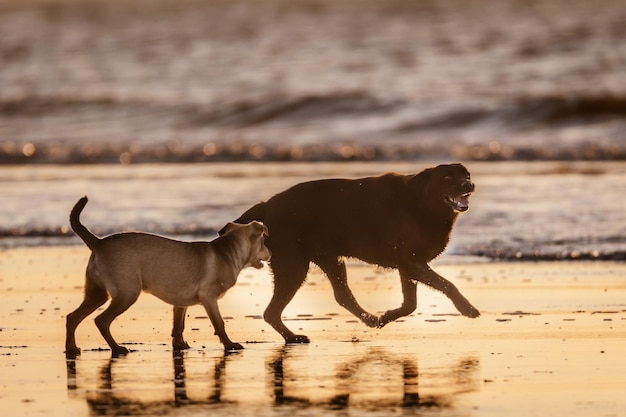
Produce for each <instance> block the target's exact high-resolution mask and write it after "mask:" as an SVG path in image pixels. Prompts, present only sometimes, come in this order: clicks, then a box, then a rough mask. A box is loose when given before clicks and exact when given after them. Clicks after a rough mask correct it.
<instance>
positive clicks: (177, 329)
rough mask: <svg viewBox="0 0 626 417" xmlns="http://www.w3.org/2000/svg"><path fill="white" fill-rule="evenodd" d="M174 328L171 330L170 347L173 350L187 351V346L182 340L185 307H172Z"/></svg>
mask: <svg viewBox="0 0 626 417" xmlns="http://www.w3.org/2000/svg"><path fill="white" fill-rule="evenodd" d="M173 310H174V327H173V328H172V347H173V348H174V350H183V349H189V344H188V343H187V342H185V339H184V338H183V330H185V314H186V313H187V307H181V306H174V309H173Z"/></svg>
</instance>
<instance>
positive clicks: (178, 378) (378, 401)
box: [67, 346, 479, 415]
mask: <svg viewBox="0 0 626 417" xmlns="http://www.w3.org/2000/svg"><path fill="white" fill-rule="evenodd" d="M186 356H188V353H187V352H186V351H177V350H174V351H173V352H172V367H173V378H172V379H170V380H173V399H172V398H171V397H167V398H163V399H156V400H152V399H151V400H142V399H140V398H139V396H140V395H141V392H144V391H145V390H141V389H139V390H138V391H137V394H135V395H133V394H129V392H132V389H133V388H137V384H140V383H141V382H140V381H133V382H132V385H129V384H131V382H130V381H129V380H128V379H127V378H125V377H122V378H120V381H117V382H116V380H115V375H116V374H117V375H119V374H122V375H123V374H124V372H123V371H122V369H124V368H127V372H129V373H130V372H132V373H135V372H134V371H132V370H131V368H132V367H133V366H136V365H137V363H136V362H132V360H131V359H130V358H121V359H117V358H110V359H107V360H105V361H104V364H103V365H102V366H101V368H100V372H99V382H98V386H97V388H96V389H95V390H94V389H86V390H85V388H86V387H84V386H81V385H83V383H82V380H81V378H80V373H79V372H78V370H77V369H76V367H77V365H79V364H80V365H81V366H85V363H84V362H76V361H74V360H67V376H68V385H67V388H68V391H69V393H70V397H72V398H74V399H77V398H80V397H81V396H82V395H85V400H86V401H87V404H88V405H89V407H90V408H91V409H92V410H96V411H98V413H99V414H108V413H112V412H113V411H114V412H115V414H116V415H131V414H134V413H136V411H137V410H141V411H142V414H152V413H153V412H154V414H168V413H167V410H168V408H180V407H194V406H204V405H211V404H222V405H227V404H232V405H233V406H236V407H238V408H236V409H232V410H231V413H235V414H237V412H236V410H239V411H241V410H242V408H241V407H245V406H246V405H250V406H254V407H255V410H257V411H258V410H259V408H258V407H262V406H271V407H281V406H294V405H295V406H298V407H299V408H311V409H313V408H320V409H326V410H327V409H328V408H331V409H348V408H359V407H361V406H365V407H367V408H368V409H380V410H387V409H389V407H403V408H416V409H419V408H428V409H433V408H435V409H436V408H440V409H443V408H454V403H455V398H454V397H455V395H458V394H461V393H466V392H472V391H475V390H476V389H478V387H479V383H478V379H477V378H478V367H479V362H478V359H476V358H474V357H468V358H464V359H460V360H459V361H458V362H455V363H453V364H452V366H449V367H444V368H441V367H434V368H432V369H431V370H425V371H424V370H423V371H422V373H420V372H419V369H418V364H417V361H416V360H415V359H414V358H413V357H411V356H404V355H396V354H392V353H389V352H387V351H385V350H384V349H380V348H372V349H368V350H367V351H365V352H363V353H362V354H361V355H357V356H356V357H352V358H346V360H345V361H340V362H339V364H338V366H336V367H333V368H334V369H336V370H335V371H331V372H332V374H330V375H327V376H323V375H322V376H319V375H318V376H317V378H320V377H321V378H322V380H327V382H328V383H327V384H325V387H323V388H322V387H320V386H319V384H317V383H316V384H311V378H313V377H312V376H311V375H306V374H298V373H297V372H294V370H295V369H302V367H301V365H302V363H301V361H302V360H303V358H302V356H301V355H300V354H299V352H298V351H294V350H292V349H291V347H289V346H287V347H284V346H281V347H280V348H278V349H276V350H275V352H274V353H273V354H272V355H270V356H269V357H268V358H267V360H266V367H265V371H266V376H265V378H264V379H265V381H266V384H267V385H266V386H265V387H260V388H259V391H261V392H259V393H258V394H259V395H258V396H255V393H254V392H252V391H250V390H251V389H252V390H254V388H251V386H250V385H249V384H246V382H245V381H242V380H237V379H233V378H237V377H239V378H241V377H242V376H241V374H238V373H237V372H229V368H230V367H231V365H236V366H234V368H237V367H241V366H242V365H245V364H242V363H241V361H245V355H242V354H239V353H238V352H224V354H223V355H221V356H217V357H214V358H213V359H214V361H213V366H212V370H211V371H209V374H210V375H212V378H211V379H212V380H211V381H210V382H209V385H210V386H211V388H210V389H209V392H207V395H206V396H203V398H199V399H198V398H190V397H189V395H188V393H187V391H188V388H191V387H188V383H187V370H186V367H185V357H186ZM236 362H238V363H236ZM199 363H200V364H205V363H206V360H202V361H201V362H197V361H195V362H194V364H196V365H197V364H199ZM114 368H121V369H118V371H117V372H114ZM198 372H200V371H198ZM205 374H206V373H205V372H204V371H203V372H202V375H205ZM248 375H249V374H248ZM365 375H370V376H371V375H377V377H376V378H374V379H371V378H370V380H368V381H367V383H364V380H363V376H365ZM229 376H230V378H231V379H230V380H229ZM143 379H144V383H145V384H146V385H149V386H151V387H153V388H154V384H153V383H151V382H149V381H145V377H144V378H143ZM163 380H164V379H163V378H161V379H159V381H163ZM201 380H202V381H201V385H202V386H205V384H206V383H207V381H206V380H205V379H204V377H203V378H201ZM383 380H384V382H383ZM193 381H197V379H195V378H194V379H193ZM377 381H378V382H380V383H378V382H377ZM318 382H319V380H318ZM196 383H197V382H196ZM252 387H253V386H252ZM333 387H334V388H333ZM128 388H130V390H129V389H128ZM193 388H194V389H193V391H194V392H197V389H195V388H196V387H193ZM320 390H322V391H323V392H327V393H328V395H324V396H322V398H320V395H319V393H320ZM268 391H269V392H271V393H272V394H273V395H272V398H268V397H267V395H266V394H267V392H268ZM292 393H295V394H292ZM259 398H261V400H260V401H269V402H267V403H265V402H264V403H263V404H261V403H259ZM265 398H267V400H263V399H265ZM228 410H229V409H224V414H223V415H228V414H229V413H228ZM126 413H128V414H126ZM220 415H221V414H220Z"/></svg>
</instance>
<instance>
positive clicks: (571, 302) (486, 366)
mask: <svg viewBox="0 0 626 417" xmlns="http://www.w3.org/2000/svg"><path fill="white" fill-rule="evenodd" d="M87 258H88V251H87V250H86V249H85V248H83V247H81V246H68V247H35V248H27V249H14V250H6V251H3V252H0V291H1V292H2V294H3V297H2V298H3V300H2V303H1V305H0V318H1V322H0V369H1V371H0V375H1V376H0V387H1V390H0V405H1V406H2V409H3V413H4V415H7V416H8V415H16V416H17V415H20V416H30V415H55V416H56V415H68V416H69V415H72V416H87V415H130V414H132V415H185V416H196V415H198V416H199V415H206V414H207V413H211V414H212V415H214V416H221V415H224V416H226V415H229V416H232V415H242V416H246V415H255V416H257V415H259V416H283V415H290V416H294V415H295V416H300V415H342V416H344V415H348V416H350V415H359V416H378V415H380V416H383V415H384V416H390V415H437V416H439V415H441V416H470V415H471V416H502V415H507V416H530V415H569V416H585V417H588V416H617V415H619V414H620V413H621V411H622V410H624V409H625V407H626V398H624V396H623V388H624V386H626V359H625V358H624V355H623V346H624V342H625V341H626V281H625V279H624V278H625V276H626V265H625V264H623V263H612V262H595V263H592V262H551V263H523V262H519V263H492V262H481V261H480V260H479V259H475V258H471V259H458V258H457V257H452V256H448V257H443V258H441V259H440V260H438V261H437V262H435V263H434V264H433V267H434V268H435V269H436V270H437V271H438V272H440V273H442V274H443V275H444V276H447V277H448V278H450V279H451V280H452V281H453V282H455V283H456V284H457V285H458V286H459V287H460V289H461V290H462V291H463V293H464V294H465V295H466V296H467V297H468V298H469V299H470V300H472V302H473V303H474V304H475V305H476V306H478V307H479V308H480V310H481V311H482V312H483V315H482V317H480V318H479V319H476V320H470V319H466V318H464V317H460V316H458V315H457V313H456V311H455V310H454V309H453V307H452V305H451V303H450V302H449V301H448V300H447V299H445V298H444V297H443V296H441V295H439V294H438V293H435V292H434V291H431V290H429V289H427V288H425V287H420V288H419V290H418V300H419V305H418V310H417V311H416V313H415V314H414V315H412V316H411V317H407V318H406V319H405V320H401V321H398V322H395V323H391V324H389V325H388V326H387V327H385V328H383V329H369V328H367V327H365V326H364V325H363V324H361V323H359V322H357V321H356V320H355V319H354V317H352V316H350V315H349V314H348V313H347V312H345V311H344V310H342V309H341V308H340V307H339V306H338V305H337V304H336V303H335V302H334V300H333V299H332V292H331V289H330V285H329V284H328V283H327V281H326V279H325V278H324V277H323V276H322V275H321V273H320V271H319V270H316V269H312V271H311V273H310V275H309V280H308V281H307V283H306V284H305V287H304V288H302V289H301V291H300V292H299V293H298V295H297V296H296V298H295V299H294V301H293V302H292V303H291V304H290V305H289V306H288V308H287V310H286V311H285V316H286V317H287V323H288V325H289V326H290V327H292V328H293V329H294V330H297V331H299V332H302V333H304V334H307V335H308V336H309V337H310V338H311V340H312V343H311V344H310V345H297V346H288V347H285V346H284V345H283V344H282V343H281V339H280V337H279V336H278V334H277V333H275V332H274V331H273V330H272V329H271V328H270V327H269V326H268V325H267V324H266V323H265V322H264V321H263V320H262V319H261V318H260V315H261V314H262V311H263V309H264V308H265V305H266V303H267V301H268V299H269V296H270V293H271V288H272V284H271V277H270V275H269V271H268V270H267V268H266V269H264V270H260V271H257V270H252V269H247V270H244V271H243V273H242V274H241V276H240V279H239V282H238V284H237V285H236V286H235V288H234V289H233V290H232V291H231V292H229V293H227V294H226V296H225V297H224V298H223V299H222V300H221V304H220V306H221V310H222V314H223V315H224V316H225V318H226V322H227V323H226V326H227V330H228V332H229V334H230V336H231V338H232V339H233V340H236V341H240V342H243V343H244V346H245V350H244V351H242V352H240V353H235V354H231V355H226V356H225V355H224V354H223V351H222V348H221V345H220V344H219V342H218V340H217V337H215V336H214V335H213V332H212V329H211V325H210V322H209V320H208V319H207V317H206V314H205V312H204V311H203V310H202V308H201V307H199V306H197V307H192V308H190V310H189V312H188V314H189V317H188V322H187V330H186V334H187V340H188V341H189V342H190V344H192V349H191V350H189V351H186V352H184V353H182V354H181V353H177V352H172V350H171V347H170V336H169V333H170V326H171V323H170V320H171V309H170V307H169V306H167V305H166V304H164V303H162V302H161V301H159V300H157V299H156V298H154V297H152V296H150V295H143V296H142V297H140V299H139V301H138V302H137V304H135V305H134V306H133V307H131V309H130V310H129V311H128V312H126V314H124V315H123V316H121V317H120V318H119V319H118V320H116V322H114V325H113V333H114V335H115V336H116V337H117V338H118V340H119V341H120V342H121V343H124V344H126V345H127V346H129V347H130V348H132V350H133V352H131V354H129V355H128V356H126V357H123V358H119V359H114V360H111V359H110V353H109V352H108V351H107V350H106V347H107V346H106V344H105V343H104V341H103V340H102V338H101V337H100V335H99V334H98V332H97V330H96V327H95V325H94V324H93V320H92V318H93V317H90V318H89V319H87V320H86V321H85V322H84V323H83V324H82V325H81V326H80V327H79V328H78V332H77V339H78V343H79V346H81V347H82V349H83V354H82V356H80V357H79V358H78V359H77V360H75V361H67V362H66V360H65V358H64V354H63V342H64V317H65V314H67V313H68V312H70V311H72V310H73V309H74V308H75V307H76V306H77V305H78V304H79V302H80V300H81V297H82V276H83V269H84V266H85V264H86V262H87ZM349 277H350V282H351V285H352V287H353V289H354V292H355V294H356V296H357V298H358V299H359V301H360V302H361V304H362V305H363V306H364V307H365V308H366V309H369V310H370V311H373V312H381V311H384V310H386V309H388V308H392V307H396V306H397V305H398V304H399V303H400V299H401V296H400V288H399V284H398V279H397V273H396V272H394V271H389V270H381V269H377V268H373V267H371V266H367V265H363V264H360V263H352V264H350V265H349Z"/></svg>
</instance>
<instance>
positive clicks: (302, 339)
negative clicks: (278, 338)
mask: <svg viewBox="0 0 626 417" xmlns="http://www.w3.org/2000/svg"><path fill="white" fill-rule="evenodd" d="M285 343H287V344H294V343H311V341H310V340H309V338H308V337H307V336H305V335H303V334H294V335H292V336H289V337H287V338H285Z"/></svg>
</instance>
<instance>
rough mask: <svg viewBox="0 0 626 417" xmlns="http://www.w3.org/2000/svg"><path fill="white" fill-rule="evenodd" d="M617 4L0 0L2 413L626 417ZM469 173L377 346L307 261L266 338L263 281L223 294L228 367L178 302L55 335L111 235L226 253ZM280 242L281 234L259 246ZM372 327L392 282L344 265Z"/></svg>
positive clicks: (549, 0) (391, 301) (623, 65)
mask: <svg viewBox="0 0 626 417" xmlns="http://www.w3.org/2000/svg"><path fill="white" fill-rule="evenodd" d="M624 21H626V7H625V5H624V2H623V1H621V0H598V1H595V2H589V1H586V0H573V1H572V0H523V1H522V0H510V1H498V0H476V1H472V2H466V1H461V0H420V1H413V2H410V1H409V2H407V1H404V0H388V1H384V2H381V1H376V0H343V1H340V2H337V1H333V0H298V1H295V0H260V1H255V2H249V1H246V0H227V1H226V0H125V1H123V2H121V1H117V2H115V1H110V0H80V1H78V0H0V63H1V65H0V199H1V201H2V204H0V294H1V295H2V302H1V303H0V409H2V411H3V415H6V416H9V417H12V416H20V417H21V416H46V415H50V416H59V415H66V416H77V417H83V416H94V415H110V416H115V415H138V416H153V415H167V416H170V415H171V416H178V415H185V416H190V417H194V416H201V415H207V414H211V415H214V416H216V417H221V416H224V417H226V416H261V417H263V416H268V417H282V416H288V417H297V416H337V417H345V416H355V417H356V416H358V417H363V416H364V417H374V416H381V417H387V416H444V417H464V416H472V417H483V416H489V417H491V416H493V417H501V416H513V417H515V416H519V417H528V416H561V415H567V416H570V417H578V416H580V417H590V416H592V417H595V416H598V417H615V416H619V415H622V414H623V410H624V409H626V399H625V398H624V395H623V391H624V387H626V359H624V354H623V353H624V343H625V342H626V264H625V263H624V261H625V260H626V245H625V239H624V236H626V215H625V214H624V202H625V199H624V196H625V195H626V181H625V180H624V179H625V178H626V163H625V162H624V161H625V160H626V140H625V138H624V132H626V90H625V86H626V31H625V26H624ZM459 162H460V163H463V164H464V166H465V167H466V168H467V169H468V170H469V172H470V173H471V180H472V182H473V183H474V184H475V186H476V190H475V192H474V193H473V194H472V196H471V198H470V210H469V211H468V212H466V213H462V214H461V215H460V216H459V217H458V220H457V222H456V224H455V226H454V229H453V231H452V234H451V236H450V241H449V243H448V245H447V247H446V250H445V252H444V253H443V254H442V255H441V256H440V257H438V258H437V259H435V260H434V261H433V262H432V267H433V269H435V270H436V271H437V272H439V273H440V274H441V275H443V276H445V277H447V278H448V279H449V280H450V281H452V282H453V283H454V284H455V285H457V286H458V287H459V289H460V290H461V292H462V293H463V294H464V295H465V296H466V297H467V298H468V299H469V300H470V301H471V302H472V304H473V305H475V306H476V307H477V308H478V309H479V310H480V311H481V313H482V315H481V316H480V317H479V318H477V319H468V318H466V317H462V316H460V315H459V314H458V313H457V311H456V310H455V309H454V308H453V306H452V305H451V303H450V301H449V300H448V299H446V298H445V297H444V296H442V295H441V294H439V293H436V292H434V291H432V290H430V289H428V288H427V287H425V286H423V285H420V286H418V308H417V310H416V311H415V312H414V313H413V314H412V315H411V316H409V317H405V318H402V319H400V320H397V321H396V322H393V323H389V324H388V325H387V326H385V327H384V328H382V329H371V328H367V327H366V326H365V325H364V324H362V323H361V322H360V321H358V320H357V319H356V318H355V317H353V316H351V315H350V314H349V313H347V311H345V310H343V309H342V308H341V307H340V306H339V305H338V304H337V303H336V302H335V300H334V298H333V295H332V290H331V288H330V285H329V283H328V281H327V279H326V278H325V277H324V276H323V275H322V273H321V272H320V270H319V269H317V268H316V267H312V268H311V270H310V272H309V276H308V279H307V281H306V283H305V285H304V286H303V288H301V290H300V291H299V292H298V293H297V295H296V297H295V299H294V300H293V301H292V302H291V303H290V304H289V305H288V306H287V309H286V310H285V312H284V315H285V321H286V323H287V325H288V326H289V327H290V328H293V329H294V330H296V331H297V332H298V333H303V334H306V335H308V336H309V337H310V339H311V343H310V344H305V345H288V346H285V344H284V343H283V341H282V338H281V337H280V336H279V335H278V333H276V332H275V331H274V330H273V329H272V328H270V326H269V325H268V324H266V323H265V321H264V320H263V319H262V315H263V311H264V309H265V307H266V305H267V303H268V301H269V299H270V297H271V294H272V288H273V283H272V276H271V272H270V268H269V266H265V267H264V268H263V269H261V270H252V269H246V270H244V271H243V272H242V273H241V274H240V277H239V281H238V283H237V284H236V285H235V287H234V288H232V290H230V291H229V292H228V293H227V294H226V295H225V297H224V298H223V299H222V300H221V301H220V308H221V311H222V314H223V315H224V318H225V321H226V329H227V331H228V333H229V335H230V336H231V338H232V339H233V340H235V341H237V342H241V343H242V344H243V345H244V347H245V349H244V350H243V351H242V352H238V353H234V354H225V353H224V352H223V350H222V345H221V344H220V343H219V341H218V338H217V337H216V336H215V335H214V334H213V329H212V327H211V324H210V321H209V320H208V318H207V315H206V312H204V311H203V309H202V308H200V307H199V306H197V307H194V308H190V309H189V311H188V317H187V329H186V332H185V333H186V339H187V341H188V342H189V343H190V344H191V346H192V347H191V349H189V350H187V351H184V352H179V351H173V350H172V348H171V340H170V338H171V337H170V334H171V333H170V332H171V320H172V312H171V307H170V306H168V305H166V304H164V303H163V302H161V301H160V300H158V299H156V298H154V297H152V296H150V295H143V296H141V297H140V298H139V301H138V302H137V303H136V304H135V305H134V306H132V307H131V308H130V310H129V311H127V312H126V313H125V314H123V315H122V316H121V317H119V318H118V319H117V320H115V321H114V323H113V326H112V332H113V334H114V335H115V336H116V338H117V339H118V340H119V341H120V342H121V343H122V344H124V345H126V346H127V347H128V348H130V349H131V352H130V353H129V355H127V356H125V357H120V358H114V359H112V358H111V353H110V351H109V350H108V345H107V344H106V343H105V342H104V341H103V339H102V337H101V336H100V334H99V332H98V331H97V329H96V326H95V325H94V322H93V318H94V316H95V314H94V315H92V316H91V317H89V318H88V319H87V320H85V321H84V322H83V323H82V324H81V326H79V328H78V331H77V341H78V344H79V346H80V347H82V349H83V351H82V355H81V356H80V357H78V358H77V359H75V360H66V359H65V355H64V338H65V316H66V315H67V314H68V313H69V312H71V311H73V310H74V309H75V308H76V307H77V306H78V305H79V303H80V302H81V298H82V293H83V290H82V286H83V281H84V269H85V266H86V264H87V260H88V258H89V252H88V250H87V249H86V247H85V246H84V245H83V244H82V242H81V241H80V239H79V238H78V237H77V236H76V235H75V234H74V233H73V232H72V230H71V228H70V226H69V222H68V215H69V212H70V210H71V208H72V206H73V205H74V204H75V203H76V201H77V200H78V199H79V198H80V197H82V196H84V195H87V196H88V197H89V204H88V205H87V206H86V208H85V210H84V212H83V214H82V217H81V219H82V221H83V222H84V223H85V225H86V226H88V227H89V228H90V230H93V231H94V232H95V233H96V234H97V235H99V236H105V235H108V234H112V233H117V232H121V231H144V232H149V233H154V234H160V235H165V236H168V237H171V238H175V239H181V240H186V241H197V240H212V239H214V238H215V237H216V236H217V231H218V230H220V229H221V228H222V227H223V226H224V225H225V224H226V223H227V222H229V221H232V220H233V219H236V218H237V217H239V215H240V214H241V213H243V212H244V211H245V210H247V209H248V208H249V207H251V206H252V205H254V204H257V203H258V202H260V201H266V200H267V199H269V198H271V197H272V196H273V195H274V194H276V193H278V192H280V191H282V190H285V189H287V188H289V187H291V186H293V185H295V184H298V183H301V182H305V181H311V180H317V179H323V178H363V177H368V176H377V175H382V174H384V173H387V172H396V173H400V174H405V175H413V174H417V173H419V172H421V171H422V170H424V169H428V168H431V167H434V166H436V165H438V164H442V163H459ZM270 233H271V231H270ZM348 276H349V282H350V285H351V288H352V289H353V290H354V293H355V295H356V297H357V299H358V300H359V302H360V304H361V305H362V306H363V307H364V308H365V309H367V310H368V311H370V312H371V313H373V314H381V313H383V312H384V311H387V310H388V309H392V308H397V307H398V306H399V305H400V303H401V302H402V301H401V290H400V284H399V278H398V272H397V271H393V270H385V269H380V268H377V267H376V266H372V265H365V264H363V263H360V262H359V261H358V260H354V259H349V260H348Z"/></svg>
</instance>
